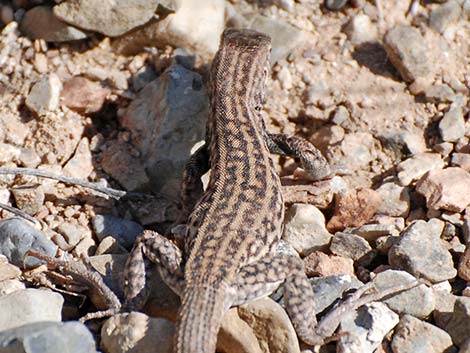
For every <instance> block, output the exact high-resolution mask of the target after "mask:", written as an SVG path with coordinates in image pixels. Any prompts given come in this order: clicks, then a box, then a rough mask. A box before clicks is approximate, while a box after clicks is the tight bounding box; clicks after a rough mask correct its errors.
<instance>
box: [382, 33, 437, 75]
mask: <svg viewBox="0 0 470 353" xmlns="http://www.w3.org/2000/svg"><path fill="white" fill-rule="evenodd" d="M425 43H426V41H425V40H424V39H423V37H422V36H421V34H420V33H419V30H418V29H416V28H414V27H411V26H406V25H398V26H395V27H394V28H392V29H390V30H389V31H388V32H387V33H386V34H385V36H384V48H385V51H386V52H387V55H388V58H389V60H390V61H391V62H392V64H393V66H395V68H396V69H397V71H398V72H399V73H400V75H401V77H402V78H403V80H404V81H405V82H413V81H414V80H416V79H417V78H419V77H423V76H426V75H428V74H429V72H430V67H429V60H428V55H427V51H428V49H427V48H426V45H425Z"/></svg>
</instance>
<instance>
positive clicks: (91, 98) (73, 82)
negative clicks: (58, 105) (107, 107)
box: [60, 76, 111, 114]
mask: <svg viewBox="0 0 470 353" xmlns="http://www.w3.org/2000/svg"><path fill="white" fill-rule="evenodd" d="M110 93H111V91H110V90H109V88H105V87H103V86H102V85H100V84H99V83H97V82H94V81H91V80H89V79H87V78H85V77H81V76H74V77H72V78H71V79H70V80H68V81H66V82H65V83H64V87H63V89H62V93H61V96H60V98H61V102H62V104H63V105H65V106H67V107H68V108H70V109H72V110H75V111H77V112H79V113H82V114H90V113H95V112H97V111H99V110H101V108H102V107H103V104H104V102H105V100H106V97H107V96H108V95H109V94H110Z"/></svg>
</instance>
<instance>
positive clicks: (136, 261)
mask: <svg viewBox="0 0 470 353" xmlns="http://www.w3.org/2000/svg"><path fill="white" fill-rule="evenodd" d="M181 259H182V254H181V251H180V249H179V248H178V247H177V246H176V245H175V244H173V243H172V242H170V241H169V240H168V239H167V238H165V237H163V236H162V235H160V234H158V233H157V232H153V231H150V230H145V231H144V232H142V234H140V235H139V236H138V237H137V239H136V242H135V244H134V248H133V249H132V251H131V253H130V255H129V257H128V259H127V262H126V266H125V269H124V276H125V281H124V296H125V305H124V307H125V308H126V310H138V309H139V308H141V307H142V306H143V305H144V304H145V300H146V297H147V295H146V282H147V273H148V268H149V265H150V264H151V263H154V264H156V265H157V266H158V267H159V271H160V274H161V275H162V278H163V280H164V281H165V282H166V283H167V284H168V285H169V286H170V287H171V288H172V289H173V290H174V291H176V292H177V294H178V292H182V288H183V270H182V268H181Z"/></svg>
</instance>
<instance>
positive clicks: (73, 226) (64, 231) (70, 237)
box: [56, 221, 91, 247]
mask: <svg viewBox="0 0 470 353" xmlns="http://www.w3.org/2000/svg"><path fill="white" fill-rule="evenodd" d="M56 231H57V233H59V234H61V235H62V236H63V237H64V238H65V240H66V241H67V244H68V245H70V246H71V247H74V246H75V245H77V244H78V243H79V242H80V240H82V239H83V238H85V237H86V236H87V235H88V236H91V234H90V233H91V232H90V231H89V230H88V228H86V227H84V226H82V225H80V224H78V222H76V221H75V222H74V221H70V222H62V223H61V224H59V226H58V227H57V228H56Z"/></svg>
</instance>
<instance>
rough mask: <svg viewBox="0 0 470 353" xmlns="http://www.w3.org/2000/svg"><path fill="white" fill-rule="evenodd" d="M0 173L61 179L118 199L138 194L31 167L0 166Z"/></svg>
mask: <svg viewBox="0 0 470 353" xmlns="http://www.w3.org/2000/svg"><path fill="white" fill-rule="evenodd" d="M0 174H14V175H33V176H37V177H41V178H48V179H54V180H58V181H61V182H63V183H66V184H72V185H80V186H83V187H85V188H88V189H92V190H95V191H98V192H101V193H103V194H105V195H108V196H110V197H112V198H114V199H116V200H119V199H120V198H122V197H124V196H132V195H134V196H136V195H139V194H138V193H129V192H127V191H122V190H117V189H113V188H108V187H106V186H101V185H98V184H97V183H91V182H89V181H86V180H82V179H77V178H71V177H66V176H63V175H58V174H54V173H49V172H46V171H43V170H39V169H33V168H3V167H1V168H0Z"/></svg>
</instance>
